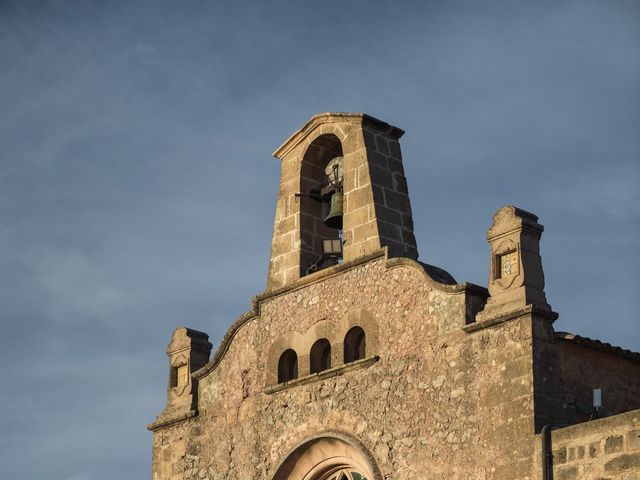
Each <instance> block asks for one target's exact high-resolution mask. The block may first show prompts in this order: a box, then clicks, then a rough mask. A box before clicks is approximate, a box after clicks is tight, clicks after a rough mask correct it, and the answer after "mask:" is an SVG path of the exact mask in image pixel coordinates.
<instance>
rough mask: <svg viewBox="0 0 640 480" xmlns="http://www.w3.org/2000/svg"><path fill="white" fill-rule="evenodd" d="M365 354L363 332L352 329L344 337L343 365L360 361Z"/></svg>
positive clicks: (356, 328)
mask: <svg viewBox="0 0 640 480" xmlns="http://www.w3.org/2000/svg"><path fill="white" fill-rule="evenodd" d="M365 354H366V341H365V334H364V330H363V329H362V328H360V327H353V328H352V329H351V330H349V331H348V332H347V334H346V335H345V337H344V363H350V362H355V361H356V360H362V359H363V358H364V357H365Z"/></svg>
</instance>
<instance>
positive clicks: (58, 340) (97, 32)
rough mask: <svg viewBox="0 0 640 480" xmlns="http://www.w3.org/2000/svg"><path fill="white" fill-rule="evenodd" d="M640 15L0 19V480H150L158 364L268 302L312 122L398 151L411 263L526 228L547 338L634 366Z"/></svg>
mask: <svg viewBox="0 0 640 480" xmlns="http://www.w3.org/2000/svg"><path fill="white" fill-rule="evenodd" d="M639 20H640V4H638V2H635V1H624V0H620V1H615V2H599V1H598V2H596V1H580V2H577V1H576V2H570V1H566V2H525V1H522V2H518V1H515V2H514V1H487V2H475V1H447V2H444V1H442V2H433V1H432V2H417V1H416V2H410V1H406V2H379V1H371V0H370V1H349V2H347V1H342V2H337V1H332V0H327V1H324V2H300V1H297V2H276V1H273V2H261V1H254V2H242V1H235V2H215V1H209V2H205V1H202V0H199V1H196V0H180V1H177V0H175V1H164V0H154V1H142V0H140V1H138V0H136V1H112V2H98V1H75V2H71V1H42V2H35V1H29V0H26V1H7V0H0V72H1V73H0V145H1V146H2V148H1V149H0V215H1V216H0V272H2V274H1V275H0V304H1V305H2V310H1V315H2V317H1V319H2V337H0V338H1V339H2V349H1V350H0V365H2V367H1V368H2V376H3V384H4V387H3V388H2V389H0V405H1V408H0V432H2V433H1V434H0V475H1V476H2V477H3V478H12V479H31V478H40V477H46V478H49V479H54V480H55V479H60V480H84V479H92V480H102V479H111V478H127V479H132V480H136V479H146V478H149V475H150V456H151V454H150V450H151V435H150V434H149V432H147V431H146V430H145V425H146V424H147V423H148V422H150V421H151V420H153V419H154V417H155V415H156V414H157V413H158V412H159V411H160V410H161V409H162V407H163V405H164V401H165V397H164V395H165V385H166V377H167V364H166V357H165V353H164V351H165V348H166V344H167V343H168V341H169V338H170V334H171V332H172V330H173V329H174V328H175V327H176V326H179V325H188V326H190V327H193V328H197V329H200V330H204V331H206V332H208V333H209V335H210V337H211V340H212V342H213V343H214V344H217V343H218V341H219V340H220V338H221V336H222V335H223V334H224V332H225V330H226V328H227V327H228V325H229V324H230V323H231V322H232V321H233V320H234V319H235V318H237V317H238V316H239V315H240V314H242V313H243V312H244V311H246V310H247V309H248V308H249V305H250V298H251V296H252V295H254V294H256V293H259V292H261V291H262V290H263V289H264V286H265V282H266V273H267V264H268V255H269V249H270V242H271V233H272V232H271V229H272V223H273V217H274V206H275V199H276V194H277V188H278V176H279V164H278V160H276V159H273V158H271V156H270V155H271V152H273V150H274V149H275V148H276V147H277V146H279V145H280V143H281V142H282V141H284V139H286V138H287V137H288V136H289V135H290V134H291V133H292V132H293V131H295V130H296V129H297V128H299V127H300V126H301V125H302V124H303V123H304V122H306V121H307V120H308V119H309V117H311V116H312V115H313V114H315V113H318V112H325V111H350V112H365V113H368V114H370V115H373V116H375V117H378V118H380V119H382V120H385V121H387V122H389V123H391V124H393V125H396V126H398V127H400V128H403V129H405V130H406V131H407V133H406V134H405V136H404V137H403V139H402V147H403V154H404V162H405V170H406V174H407V177H408V183H409V190H410V195H411V200H412V206H413V212H414V221H415V225H416V236H417V239H418V247H419V250H420V259H421V260H422V261H424V262H427V263H431V264H435V265H438V266H441V267H443V268H445V269H447V270H448V271H450V272H451V273H452V274H453V275H454V277H455V278H456V279H457V280H458V281H460V282H461V281H471V282H474V283H478V284H481V285H486V279H487V276H488V267H489V261H488V258H489V257H488V247H487V244H486V241H485V232H486V229H487V228H488V227H489V225H490V223H491V217H492V215H493V213H494V212H495V211H496V210H497V209H498V208H499V207H500V206H502V205H505V204H514V205H516V206H518V207H520V208H523V209H525V210H529V211H531V212H533V213H535V214H537V215H538V216H539V217H540V222H541V223H542V224H544V225H545V227H546V230H545V233H544V235H543V237H542V243H541V249H542V258H543V264H544V268H545V275H546V282H547V286H546V291H547V298H548V300H549V303H550V304H551V305H552V307H553V308H554V309H555V310H556V311H558V312H559V313H560V320H559V321H558V322H557V323H556V328H557V329H558V330H565V331H571V332H574V333H579V334H582V335H585V336H589V337H593V338H599V339H601V340H603V341H608V342H611V343H613V344H617V345H621V346H623V347H626V348H630V349H633V350H636V351H637V350H640V331H639V328H638V314H637V301H636V298H637V295H638V291H639V288H640V274H639V273H638V266H639V265H640V253H639V250H638V248H637V247H638V241H637V238H638V235H639V234H640V193H639V189H638V184H639V181H640V136H639V135H638V131H640V108H639V107H640V91H639V88H638V85H640V50H639V49H638V45H640V29H638V21H639Z"/></svg>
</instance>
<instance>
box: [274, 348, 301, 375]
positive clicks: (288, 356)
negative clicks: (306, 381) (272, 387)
mask: <svg viewBox="0 0 640 480" xmlns="http://www.w3.org/2000/svg"><path fill="white" fill-rule="evenodd" d="M296 378H298V355H297V354H296V352H294V351H293V350H292V349H288V350H285V351H284V352H283V353H282V355H280V360H278V383H282V382H288V381H289V380H294V379H296Z"/></svg>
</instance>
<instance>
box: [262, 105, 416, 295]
mask: <svg viewBox="0 0 640 480" xmlns="http://www.w3.org/2000/svg"><path fill="white" fill-rule="evenodd" d="M403 134H404V131H403V130H400V129H399V128H396V127H394V126H391V125H389V124H387V123H385V122H382V121H380V120H377V119H375V118H373V117H370V116H368V115H364V114H361V113H323V114H318V115H315V116H314V117H313V118H311V120H309V121H308V122H307V123H306V124H305V125H304V126H303V127H302V128H301V129H300V130H298V131H297V132H296V133H294V134H293V135H292V136H291V137H290V138H289V139H288V140H286V141H285V142H284V144H283V145H282V146H281V147H280V148H278V149H277V150H276V151H275V152H274V154H273V155H274V157H276V158H279V159H280V160H281V161H282V172H281V177H280V190H279V192H278V203H277V207H276V216H275V224H274V230H273V241H272V245H271V260H270V264H269V278H268V282H267V290H275V289H278V288H280V287H283V286H285V285H287V284H290V283H292V282H295V281H296V280H298V279H299V278H301V277H302V276H304V275H307V274H309V273H312V272H313V271H315V270H316V269H318V268H325V267H326V266H329V265H331V264H335V263H336V261H340V260H342V261H345V262H349V261H353V260H355V259H357V258H359V257H363V256H366V255H369V254H372V253H374V252H376V251H379V250H380V249H381V248H382V247H386V248H387V249H388V255H389V257H409V258H413V259H416V258H417V257H418V250H417V247H416V241H415V237H414V235H413V220H412V216H411V204H410V202H409V195H408V191H407V182H406V178H405V176H404V169H403V166H402V155H401V153H400V144H399V142H398V140H399V138H400V137H401V136H402V135H403ZM337 217H341V218H338V221H336V218H337ZM340 227H342V228H340ZM340 244H341V245H342V249H341V250H342V252H340V253H338V254H336V253H335V250H336V248H335V246H336V245H338V246H339V245H340ZM323 245H325V246H326V245H329V246H331V245H334V248H333V251H334V254H333V255H331V257H330V258H325V257H326V255H325V254H326V249H323ZM337 250H338V251H339V250H340V248H338V249H337ZM339 257H341V258H339ZM325 259H326V260H327V261H325Z"/></svg>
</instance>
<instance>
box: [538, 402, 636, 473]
mask: <svg viewBox="0 0 640 480" xmlns="http://www.w3.org/2000/svg"><path fill="white" fill-rule="evenodd" d="M551 441H552V452H553V478H554V479H555V480H638V479H640V410H635V411H631V412H628V413H625V414H621V415H616V416H613V417H608V418H603V419H599V420H594V421H592V422H589V423H582V424H579V425H574V426H572V427H567V428H563V429H560V430H555V431H553V432H552V434H551ZM539 443H540V442H538V444H539Z"/></svg>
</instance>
